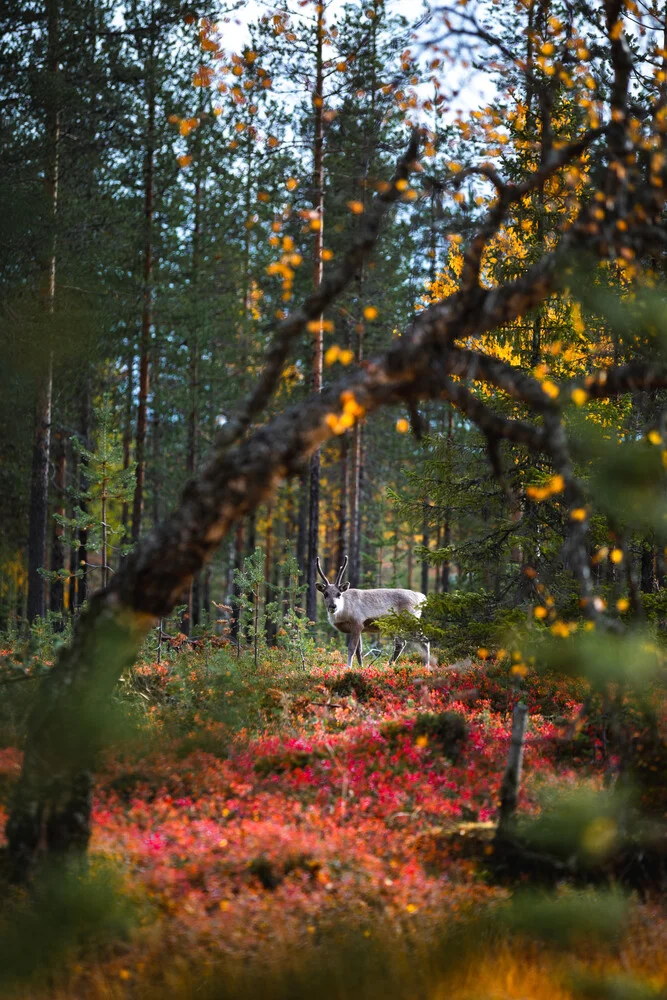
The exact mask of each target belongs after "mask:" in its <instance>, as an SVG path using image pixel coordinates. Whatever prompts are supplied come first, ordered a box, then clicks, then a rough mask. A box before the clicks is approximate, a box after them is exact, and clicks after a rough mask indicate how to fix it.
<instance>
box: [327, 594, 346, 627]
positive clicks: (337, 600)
mask: <svg viewBox="0 0 667 1000" xmlns="http://www.w3.org/2000/svg"><path fill="white" fill-rule="evenodd" d="M334 604H335V605H336V608H335V611H334V612H333V614H332V613H331V611H327V618H328V619H329V624H330V625H335V624H336V622H337V621H338V620H339V619H340V615H341V613H342V611H343V608H344V607H345V599H344V598H343V595H342V594H341V595H340V597H334Z"/></svg>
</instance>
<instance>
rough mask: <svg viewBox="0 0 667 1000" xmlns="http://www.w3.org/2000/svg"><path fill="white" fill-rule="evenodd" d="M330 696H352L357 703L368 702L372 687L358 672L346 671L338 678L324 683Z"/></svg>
mask: <svg viewBox="0 0 667 1000" xmlns="http://www.w3.org/2000/svg"><path fill="white" fill-rule="evenodd" d="M326 684H327V687H328V688H329V690H330V691H331V693H332V694H336V695H338V696H339V697H340V698H345V697H348V696H349V695H352V694H353V695H354V697H355V698H356V699H357V701H368V700H369V698H371V697H372V695H373V685H372V684H371V683H370V681H368V680H367V679H366V678H365V677H364V675H363V674H361V673H359V671H358V670H346V671H345V673H344V674H341V675H340V677H335V678H333V679H331V680H328V681H327V682H326Z"/></svg>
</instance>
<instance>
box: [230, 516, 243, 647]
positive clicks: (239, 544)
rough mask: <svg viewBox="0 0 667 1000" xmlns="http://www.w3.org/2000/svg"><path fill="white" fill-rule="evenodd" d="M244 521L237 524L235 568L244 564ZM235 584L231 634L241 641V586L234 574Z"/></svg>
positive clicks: (235, 640) (239, 567)
mask: <svg viewBox="0 0 667 1000" xmlns="http://www.w3.org/2000/svg"><path fill="white" fill-rule="evenodd" d="M243 529H244V523H243V521H239V523H238V524H237V525H236V534H235V536H234V560H233V568H234V570H240V569H241V567H242V566H243V549H244V538H243V536H244V530H243ZM232 579H233V585H232V598H231V599H232V625H231V629H230V635H231V637H232V639H233V640H234V642H238V641H239V628H240V624H239V623H240V620H241V603H240V597H241V588H240V586H239V584H238V582H237V581H236V578H235V577H234V575H233V574H232Z"/></svg>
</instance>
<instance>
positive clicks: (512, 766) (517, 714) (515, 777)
mask: <svg viewBox="0 0 667 1000" xmlns="http://www.w3.org/2000/svg"><path fill="white" fill-rule="evenodd" d="M527 725H528V706H527V705H524V704H522V703H521V702H519V704H518V705H515V706H514V711H513V712H512V738H511V742H510V749H509V753H508V755H507V765H506V767H505V774H504V775H503V783H502V786H501V788H500V813H499V817H498V831H499V833H501V834H502V833H504V832H505V831H506V830H507V828H508V826H509V824H510V823H511V821H512V819H513V817H514V814H515V812H516V807H517V802H518V800H519V788H520V787H521V770H522V767H523V750H524V746H525V742H526V726H527Z"/></svg>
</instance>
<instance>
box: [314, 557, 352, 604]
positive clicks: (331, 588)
mask: <svg viewBox="0 0 667 1000" xmlns="http://www.w3.org/2000/svg"><path fill="white" fill-rule="evenodd" d="M346 567H347V556H345V559H344V560H343V565H342V566H341V568H340V569H339V570H338V572H337V574H336V582H335V583H329V581H328V579H327V578H326V576H325V575H324V573H323V572H322V567H321V566H320V560H319V556H318V559H317V572H318V573H319V574H320V576H321V577H322V579H323V580H324V583H318V584H317V589H318V590H319V592H320V593H321V594H322V596H323V597H324V603H325V605H326V609H327V611H329V612H330V613H331V614H334V613H335V612H336V611H337V610H338V608H339V605H338V600H339V598H340V596H341V594H344V593H345V591H346V590H347V588H348V587H349V586H350V584H349V583H342V580H343V575H344V573H345V569H346Z"/></svg>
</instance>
